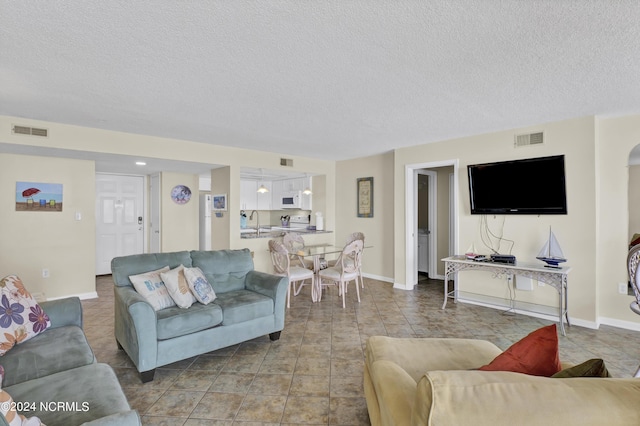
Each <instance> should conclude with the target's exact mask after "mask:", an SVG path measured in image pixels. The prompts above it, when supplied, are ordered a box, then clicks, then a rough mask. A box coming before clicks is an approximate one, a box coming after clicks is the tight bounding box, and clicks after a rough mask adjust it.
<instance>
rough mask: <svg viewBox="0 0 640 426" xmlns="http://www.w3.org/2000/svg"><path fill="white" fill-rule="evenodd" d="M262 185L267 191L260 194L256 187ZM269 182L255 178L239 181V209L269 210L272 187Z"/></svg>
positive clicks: (270, 207)
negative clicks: (258, 180)
mask: <svg viewBox="0 0 640 426" xmlns="http://www.w3.org/2000/svg"><path fill="white" fill-rule="evenodd" d="M260 185H264V186H265V187H266V188H267V189H268V190H269V192H265V193H264V194H260V193H259V192H258V187H259V186H260ZM271 186H272V185H271V182H267V181H260V182H257V181H255V180H241V181H240V209H241V210H271V209H272V208H273V207H272V205H273V204H272V192H273V191H272V189H271Z"/></svg>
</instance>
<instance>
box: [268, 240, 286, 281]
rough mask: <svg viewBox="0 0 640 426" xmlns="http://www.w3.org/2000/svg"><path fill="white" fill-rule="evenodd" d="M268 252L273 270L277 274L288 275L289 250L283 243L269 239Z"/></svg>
mask: <svg viewBox="0 0 640 426" xmlns="http://www.w3.org/2000/svg"><path fill="white" fill-rule="evenodd" d="M269 252H270V253H271V263H272V264H273V270H274V271H275V273H276V274H278V275H289V251H288V250H287V248H286V247H285V246H284V244H283V243H281V242H280V241H276V240H269Z"/></svg>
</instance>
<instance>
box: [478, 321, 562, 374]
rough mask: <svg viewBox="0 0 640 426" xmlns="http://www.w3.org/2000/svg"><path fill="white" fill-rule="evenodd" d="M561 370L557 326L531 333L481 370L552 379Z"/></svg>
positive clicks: (553, 325)
mask: <svg viewBox="0 0 640 426" xmlns="http://www.w3.org/2000/svg"><path fill="white" fill-rule="evenodd" d="M561 369H562V367H561V365H560V356H559V354H558V332H557V331H556V325H555V324H552V325H549V326H547V327H542V328H540V329H538V330H536V331H534V332H532V333H529V335H527V336H526V337H525V338H523V339H521V340H519V341H517V342H516V343H514V344H513V345H511V347H509V349H507V350H506V351H504V352H503V353H501V354H500V355H498V356H497V357H495V359H494V360H493V361H491V362H490V363H489V364H487V365H484V366H482V367H480V368H479V370H483V371H514V372H516V373H524V374H530V375H532V376H546V377H551V376H552V375H554V374H556V373H557V372H558V371H560V370H561Z"/></svg>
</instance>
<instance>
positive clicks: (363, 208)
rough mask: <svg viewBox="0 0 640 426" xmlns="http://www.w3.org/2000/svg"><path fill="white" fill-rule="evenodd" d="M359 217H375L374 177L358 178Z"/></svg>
mask: <svg viewBox="0 0 640 426" xmlns="http://www.w3.org/2000/svg"><path fill="white" fill-rule="evenodd" d="M358 217H373V177H366V178H358Z"/></svg>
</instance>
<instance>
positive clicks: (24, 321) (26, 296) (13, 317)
mask: <svg viewBox="0 0 640 426" xmlns="http://www.w3.org/2000/svg"><path fill="white" fill-rule="evenodd" d="M0 295H1V296H0V356H2V355H4V354H5V353H7V351H8V350H9V349H11V348H12V347H13V346H14V345H16V344H18V343H21V342H24V341H26V340H29V339H31V338H32V337H34V336H37V335H38V334H40V333H42V332H43V331H45V330H46V329H47V328H49V327H50V326H51V320H49V316H48V315H47V314H46V313H45V312H44V310H43V309H42V308H41V307H40V305H39V304H38V302H36V300H35V299H34V298H33V297H32V296H31V294H30V293H29V292H28V291H27V289H26V288H25V287H24V284H22V281H21V280H20V278H18V277H17V276H16V275H8V276H6V277H4V278H3V279H2V280H1V281H0Z"/></svg>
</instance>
